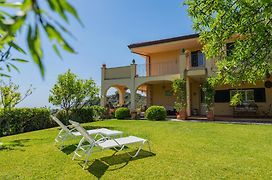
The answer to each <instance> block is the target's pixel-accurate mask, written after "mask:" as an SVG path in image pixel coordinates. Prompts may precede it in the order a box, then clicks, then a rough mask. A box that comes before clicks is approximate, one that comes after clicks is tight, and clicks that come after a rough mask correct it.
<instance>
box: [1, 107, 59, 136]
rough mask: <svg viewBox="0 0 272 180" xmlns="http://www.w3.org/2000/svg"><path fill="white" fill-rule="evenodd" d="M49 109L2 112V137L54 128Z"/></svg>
mask: <svg viewBox="0 0 272 180" xmlns="http://www.w3.org/2000/svg"><path fill="white" fill-rule="evenodd" d="M53 126H54V123H53V122H52V120H51V119H50V110H49V109H47V108H12V109H8V110H5V111H4V110H3V109H1V110H0V136H3V135H12V134H18V133H23V132H28V131H34V130H39V129H45V128H50V127H53Z"/></svg>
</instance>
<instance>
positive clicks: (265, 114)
mask: <svg viewBox="0 0 272 180" xmlns="http://www.w3.org/2000/svg"><path fill="white" fill-rule="evenodd" d="M270 113H272V104H270V105H269V108H268V109H267V111H263V114H264V117H269V114H270Z"/></svg>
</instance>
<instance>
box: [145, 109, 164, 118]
mask: <svg viewBox="0 0 272 180" xmlns="http://www.w3.org/2000/svg"><path fill="white" fill-rule="evenodd" d="M166 116H167V112H166V109H165V108H164V107H163V106H150V107H149V108H148V109H147V110H146V112H145V117H146V118H147V119H148V120H156V121H158V120H165V118H166Z"/></svg>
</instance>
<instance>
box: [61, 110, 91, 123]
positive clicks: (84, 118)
mask: <svg viewBox="0 0 272 180" xmlns="http://www.w3.org/2000/svg"><path fill="white" fill-rule="evenodd" d="M56 117H57V118H58V119H59V120H60V121H62V123H63V124H66V125H69V120H72V121H76V122H79V123H87V122H92V121H93V108H92V107H84V108H81V109H71V110H70V111H68V116H67V114H66V111H65V110H59V111H58V112H57V113H56Z"/></svg>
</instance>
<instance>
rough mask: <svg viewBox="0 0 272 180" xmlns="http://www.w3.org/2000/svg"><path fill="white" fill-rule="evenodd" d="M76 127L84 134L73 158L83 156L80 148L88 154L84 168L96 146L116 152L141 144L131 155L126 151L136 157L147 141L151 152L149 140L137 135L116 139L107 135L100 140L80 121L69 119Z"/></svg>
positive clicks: (84, 153)
mask: <svg viewBox="0 0 272 180" xmlns="http://www.w3.org/2000/svg"><path fill="white" fill-rule="evenodd" d="M69 122H70V123H71V124H72V125H73V126H74V127H75V129H77V130H78V132H79V133H80V134H81V135H82V136H83V137H82V139H81V140H80V142H79V144H78V146H77V148H76V150H75V152H74V156H73V160H74V159H75V158H76V156H78V157H82V155H80V154H79V153H78V151H79V150H82V151H83V155H86V159H85V163H84V165H83V168H85V166H86V164H87V163H88V159H89V157H90V156H91V154H92V153H93V152H95V150H94V147H97V148H98V149H99V150H101V151H102V150H106V149H114V150H116V152H119V151H122V150H123V149H124V148H125V146H127V145H131V144H139V147H138V150H137V151H136V153H135V154H133V155H131V154H130V153H128V152H126V153H127V154H128V155H129V156H130V157H132V158H133V157H136V156H138V154H139V152H140V150H141V149H142V148H143V146H144V144H145V143H147V144H148V147H149V151H150V152H151V148H150V144H149V142H148V140H146V139H143V138H139V137H136V136H128V137H122V138H116V139H109V138H107V137H102V138H100V139H98V140H95V139H94V138H92V137H91V136H90V135H89V134H88V132H87V131H86V130H85V129H84V128H83V127H81V126H80V124H79V123H77V122H74V121H71V120H70V121H69ZM84 143H87V145H84Z"/></svg>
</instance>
